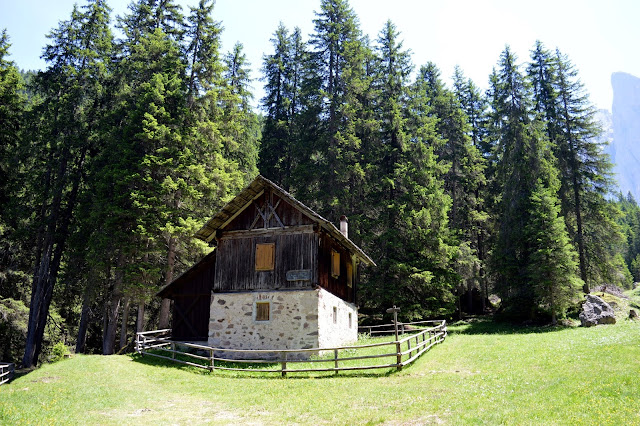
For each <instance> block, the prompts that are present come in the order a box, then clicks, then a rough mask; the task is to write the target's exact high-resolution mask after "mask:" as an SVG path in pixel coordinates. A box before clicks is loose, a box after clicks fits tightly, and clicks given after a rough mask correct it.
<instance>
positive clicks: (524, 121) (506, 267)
mask: <svg viewBox="0 0 640 426" xmlns="http://www.w3.org/2000/svg"><path fill="white" fill-rule="evenodd" d="M516 61H517V59H516V57H515V55H513V53H511V51H510V49H509V48H508V47H507V48H506V49H505V50H504V52H503V53H502V55H501V56H500V61H499V68H498V70H496V71H494V73H493V75H492V78H491V83H492V87H491V95H492V97H491V106H492V129H493V131H494V134H493V137H494V138H496V145H495V147H496V148H495V152H494V155H495V157H496V182H497V187H498V188H499V191H500V192H499V196H498V197H497V200H498V203H497V205H496V208H497V211H496V215H497V223H498V225H497V229H496V230H497V236H496V241H495V244H494V248H493V253H492V265H493V269H494V274H496V282H495V286H496V290H497V292H498V293H499V295H500V297H501V298H502V304H503V307H504V309H505V311H506V312H509V313H510V314H511V315H513V316H514V317H519V318H529V319H533V317H534V316H535V315H536V310H537V309H538V308H539V305H540V302H541V299H540V294H541V293H540V292H539V291H538V289H537V287H536V284H535V282H534V281H532V280H531V279H529V275H528V274H529V272H528V271H532V270H533V271H535V270H539V269H540V267H542V266H543V265H541V264H540V262H541V261H542V258H541V257H540V256H538V254H539V252H538V250H540V249H543V248H545V247H542V246H540V247H536V246H534V245H533V244H532V241H531V240H530V236H529V234H528V233H527V232H526V229H527V226H529V229H530V232H529V233H531V232H533V233H534V234H535V232H534V231H533V230H531V227H532V226H534V225H532V224H535V223H537V222H536V221H538V220H539V219H540V218H539V217H537V216H538V215H539V214H540V213H541V212H540V211H536V207H537V208H539V209H543V207H541V206H536V205H535V204H534V200H537V199H538V198H540V197H542V196H543V195H544V196H547V197H550V196H552V195H554V188H555V187H554V182H555V181H556V180H555V179H556V178H555V175H554V171H553V164H554V162H555V159H554V157H553V154H552V152H551V150H550V148H549V143H548V142H547V139H546V138H545V135H544V132H543V124H542V123H541V122H540V121H538V120H536V117H535V114H533V112H532V110H533V109H532V106H531V105H532V97H531V92H530V86H529V85H528V84H527V81H526V80H525V78H524V76H523V75H522V73H521V72H520V69H519V66H518V64H517V63H516ZM545 189H546V190H545ZM534 194H536V196H535V197H534ZM554 202H555V200H554V199H548V200H546V201H545V202H544V203H543V204H545V205H547V207H546V208H547V210H549V207H548V205H549V204H553V203H554ZM543 210H544V209H543ZM547 216H548V219H547V220H551V219H554V217H553V216H554V215H553V213H548V214H547ZM540 232H544V230H542V231H540ZM557 250H561V249H557ZM559 259H565V260H567V259H568V258H567V257H566V256H559ZM564 267H565V269H566V270H570V269H571V265H570V264H566V265H564Z"/></svg>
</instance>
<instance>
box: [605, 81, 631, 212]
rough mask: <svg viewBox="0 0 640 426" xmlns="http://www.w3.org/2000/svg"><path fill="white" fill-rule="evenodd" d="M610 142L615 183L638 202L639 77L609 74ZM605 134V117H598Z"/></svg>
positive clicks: (609, 149)
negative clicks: (610, 91) (610, 97)
mask: <svg viewBox="0 0 640 426" xmlns="http://www.w3.org/2000/svg"><path fill="white" fill-rule="evenodd" d="M611 85H612V86H613V105H612V114H611V124H612V128H613V134H612V136H613V141H612V143H611V145H610V146H609V147H608V148H607V149H606V151H607V152H608V153H609V155H611V161H612V162H613V163H614V165H615V166H614V172H615V174H616V176H615V177H616V180H617V181H618V186H619V187H620V190H621V191H622V193H623V194H627V192H631V194H632V195H633V197H634V198H635V199H636V201H640V78H637V77H634V76H632V75H630V74H626V73H622V72H616V73H613V74H612V75H611ZM601 121H603V130H605V133H604V134H603V136H605V137H606V133H607V125H606V116H605V117H603V118H601Z"/></svg>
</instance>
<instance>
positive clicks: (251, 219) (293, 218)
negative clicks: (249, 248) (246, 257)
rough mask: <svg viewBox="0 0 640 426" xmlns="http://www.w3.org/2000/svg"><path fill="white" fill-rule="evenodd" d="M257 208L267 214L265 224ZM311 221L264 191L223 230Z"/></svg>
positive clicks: (308, 222) (310, 223)
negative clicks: (272, 210) (273, 213)
mask: <svg viewBox="0 0 640 426" xmlns="http://www.w3.org/2000/svg"><path fill="white" fill-rule="evenodd" d="M269 206H272V207H273V208H274V210H275V212H276V215H277V216H278V218H279V219H280V222H279V221H278V219H277V218H276V217H275V215H271V213H272V212H271V210H270V208H269ZM258 210H260V211H262V212H263V214H265V215H266V216H267V219H268V220H267V224H266V226H265V221H264V219H263V218H262V217H261V216H260V213H259V212H258ZM256 219H257V220H256ZM313 223H314V221H313V220H311V219H310V218H309V217H307V216H306V215H304V214H303V213H302V212H301V211H300V210H299V209H297V208H295V207H293V206H292V205H291V204H289V203H287V202H286V201H285V200H283V199H281V198H280V197H278V195H277V194H275V193H273V192H271V191H265V193H264V194H262V195H261V196H260V197H258V198H256V199H255V200H253V202H252V203H251V205H250V206H249V207H247V208H245V209H244V210H243V211H242V212H241V213H240V214H239V215H238V216H237V217H236V218H235V219H233V220H232V221H231V222H230V223H229V224H227V226H225V227H224V231H239V230H248V229H251V227H252V225H253V229H259V228H262V229H264V228H277V227H280V226H281V225H284V226H297V225H312V224H313Z"/></svg>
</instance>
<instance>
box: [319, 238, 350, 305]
mask: <svg viewBox="0 0 640 426" xmlns="http://www.w3.org/2000/svg"><path fill="white" fill-rule="evenodd" d="M333 250H335V251H337V252H338V253H340V275H339V276H338V277H333V276H332V275H331V252H332V251H333ZM351 261H352V259H351V255H350V253H349V251H348V250H347V249H345V248H344V247H342V245H340V244H338V243H337V242H336V241H335V240H334V239H333V238H331V237H330V236H329V235H327V234H326V233H324V232H322V234H321V236H320V249H319V253H318V284H319V285H320V286H321V287H322V288H324V289H325V290H327V291H329V292H330V293H332V294H334V295H336V296H338V297H340V298H342V299H343V300H346V301H347V302H351V303H355V301H356V300H355V288H356V281H357V280H356V277H355V276H354V277H353V284H352V287H349V286H348V285H347V263H348V262H351ZM353 269H354V271H355V270H356V268H355V265H354V268H353ZM354 275H355V274H354Z"/></svg>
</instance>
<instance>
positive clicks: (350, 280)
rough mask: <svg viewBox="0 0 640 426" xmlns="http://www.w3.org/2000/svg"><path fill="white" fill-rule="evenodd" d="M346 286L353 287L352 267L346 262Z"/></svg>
mask: <svg viewBox="0 0 640 426" xmlns="http://www.w3.org/2000/svg"><path fill="white" fill-rule="evenodd" d="M347 286H349V287H353V265H352V264H351V262H347Z"/></svg>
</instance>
